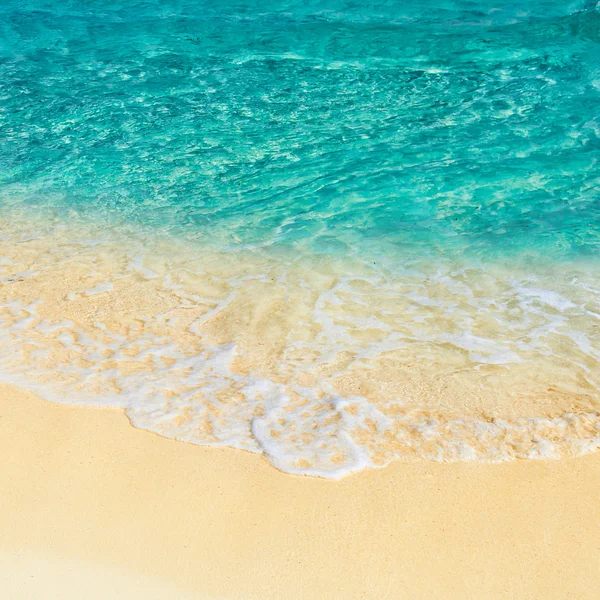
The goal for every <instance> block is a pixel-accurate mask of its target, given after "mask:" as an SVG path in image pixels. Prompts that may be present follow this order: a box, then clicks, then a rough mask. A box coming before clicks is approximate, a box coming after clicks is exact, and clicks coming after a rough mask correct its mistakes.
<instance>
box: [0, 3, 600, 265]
mask: <svg viewBox="0 0 600 600" xmlns="http://www.w3.org/2000/svg"><path fill="white" fill-rule="evenodd" d="M0 98H1V104H0V111H1V112H0V140H1V141H0V143H1V146H0V161H1V162H0V189H1V193H2V196H3V198H6V197H10V201H12V202H23V203H28V204H29V205H31V206H32V209H35V210H38V209H39V208H41V207H42V206H45V207H48V208H50V209H51V210H53V211H58V210H66V209H68V210H71V209H75V210H77V211H81V212H101V213H107V214H108V215H110V216H111V217H114V218H116V219H126V220H130V221H136V222H139V223H140V224H141V225H144V226H152V227H158V228H161V229H163V230H164V229H168V230H169V231H172V232H173V233H175V234H179V233H185V234H188V235H192V236H195V235H202V236H207V237H214V238H215V242H214V243H216V244H224V245H229V244H230V243H231V242H232V237H233V236H235V238H234V239H235V240H236V242H235V243H238V244H244V245H249V246H253V245H272V246H274V247H276V246H279V245H292V246H298V247H300V248H302V250H303V251H306V252H319V253H321V252H325V253H328V252H348V251H351V252H357V253H361V252H362V247H363V246H364V248H365V251H366V249H367V248H369V249H371V250H376V249H377V247H381V246H382V245H387V244H389V245H390V246H391V247H390V249H389V250H388V251H389V252H397V253H398V256H399V257H401V255H402V252H403V251H405V250H406V249H407V248H409V249H413V248H414V245H415V244H418V245H419V251H422V250H424V249H427V251H429V250H431V249H432V248H435V249H436V250H437V251H439V252H454V253H456V252H459V253H462V252H466V253H473V254H478V255H484V256H487V255H494V256H497V255H503V254H509V253H512V252H519V251H532V252H534V253H543V254H544V255H548V254H549V255H552V256H553V257H556V258H557V259H561V258H571V257H573V256H580V255H593V254H594V253H595V252H596V250H597V248H598V244H599V240H600V238H599V232H600V227H599V225H600V202H599V187H598V186H599V173H600V168H599V166H598V157H599V155H600V133H599V131H600V130H599V123H598V118H597V115H598V114H599V113H600V12H599V11H598V10H597V9H596V7H595V2H590V1H589V0H581V1H573V2H567V3H565V2H556V1H541V0H534V1H527V2H519V3H495V2H490V1H489V0H484V1H479V2H467V1H455V2H442V1H439V0H435V1H434V0H427V1H424V2H415V3H410V2H409V3H406V2H379V3H358V2H356V3H355V2H343V1H332V0H324V1H323V0H322V1H318V2H289V1H287V2H231V3H229V2H206V1H174V0H168V1H161V2H153V1H145V2H112V1H108V2H107V1H102V2H99V1H98V2H96V1H83V0H82V1H79V2H77V1H70V2H53V1H43V0H33V1H32V0H29V1H22V0H19V1H18V2H17V1H16V0H8V1H5V2H3V3H2V7H1V8H0ZM5 202H8V200H5ZM237 240H239V242H237Z"/></svg>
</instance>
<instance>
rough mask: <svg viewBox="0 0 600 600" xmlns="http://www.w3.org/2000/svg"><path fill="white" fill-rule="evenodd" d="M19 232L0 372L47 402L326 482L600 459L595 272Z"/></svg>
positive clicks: (9, 243) (7, 289)
mask: <svg viewBox="0 0 600 600" xmlns="http://www.w3.org/2000/svg"><path fill="white" fill-rule="evenodd" d="M13 229H15V228H14V225H13ZM16 229H17V230H16V231H14V233H13V237H12V238H11V237H10V236H9V235H8V234H5V235H4V236H3V239H4V241H3V242H2V244H1V248H0V250H1V252H0V255H2V256H3V260H2V261H0V282H1V283H2V285H1V286H0V296H1V305H0V343H1V347H2V352H1V353H0V371H1V373H2V378H3V380H4V381H7V382H11V383H15V384H17V385H20V386H23V387H27V388H30V389H33V390H35V391H36V392H38V393H39V394H41V395H43V396H45V397H47V398H49V399H52V400H55V401H60V402H69V403H83V404H93V405H106V406H117V407H122V408H124V409H126V412H127V414H128V416H129V418H130V420H131V422H132V423H133V424H134V425H135V426H138V427H142V428H145V429H149V430H152V431H155V432H157V433H160V434H161V435H165V436H168V437H172V438H176V439H180V440H185V441H189V442H193V443H197V444H207V445H224V446H231V447H235V448H242V449H245V450H248V451H252V452H260V453H262V454H264V456H265V457H266V458H267V459H268V460H269V461H270V462H271V463H272V464H273V465H274V466H276V467H277V468H279V469H281V470H283V471H286V472H289V473H296V474H306V475H315V476H321V477H328V478H336V477H341V476H343V475H346V474H349V473H352V472H355V471H357V470H361V469H364V468H365V467H380V466H383V465H385V464H387V463H388V462H389V461H390V460H394V459H406V460H419V459H429V460H442V461H448V460H486V461H499V460H509V459H512V458H517V457H518V458H553V457H559V456H563V455H570V454H580V453H582V452H588V451H592V450H595V449H596V448H597V447H598V445H599V444H600V418H599V415H598V412H597V406H598V404H597V403H598V399H599V397H600V396H599V393H598V383H599V382H600V370H599V368H598V358H599V357H600V337H599V335H600V334H599V332H598V324H597V320H598V316H599V315H600V296H599V294H598V289H599V288H600V285H599V282H600V277H599V276H598V274H597V273H595V272H594V271H593V270H592V269H590V268H589V267H588V266H580V265H569V266H564V267H560V269H559V271H557V270H556V269H557V268H558V267H556V266H552V265H550V266H546V267H540V268H539V269H537V271H536V273H535V274H532V273H531V272H530V271H528V270H527V269H524V268H523V269H520V268H518V267H515V268H513V269H511V270H510V272H508V271H507V270H506V269H503V268H501V267H497V266H493V265H487V266H485V267H484V266H481V265H478V264H476V263H475V262H473V263H472V264H469V265H460V264H456V263H450V262H446V263H444V262H442V261H439V262H438V263H437V264H436V265H435V266H433V265H432V264H431V263H427V264H424V265H423V268H422V269H421V270H420V269H419V268H418V265H411V267H410V269H404V270H403V269H402V268H401V267H398V268H397V269H396V271H394V270H393V269H392V268H391V267H389V266H386V268H385V270H384V269H383V268H379V267H377V268H376V267H373V266H371V265H367V264H359V263H356V262H352V261H337V262H336V260H335V259H333V258H332V259H330V260H328V261H326V262H324V261H323V260H322V259H321V260H320V261H319V262H318V263H315V262H311V261H310V260H307V259H306V258H305V257H302V256H298V257H295V258H293V259H289V258H288V259H285V260H284V259H282V258H281V257H276V256H269V255H267V254H256V253H255V254H250V253H245V254H243V255H239V254H233V253H230V254H212V253H211V252H210V251H209V250H208V249H203V248H201V247H200V246H194V247H193V248H189V247H180V246H177V244H174V243H173V242H171V241H169V242H168V244H165V245H161V242H160V240H154V241H153V244H152V245H151V244H149V243H148V242H144V243H145V246H144V245H142V243H141V241H140V240H139V239H135V238H134V239H131V240H129V241H128V242H127V243H124V242H123V239H126V236H120V237H119V243H116V242H114V241H112V240H111V239H106V240H100V239H98V237H97V236H94V235H93V234H91V233H89V232H83V233H82V234H80V235H79V236H78V238H75V237H74V236H73V233H72V231H71V230H68V229H67V228H62V229H61V228H59V229H58V230H52V231H49V232H47V233H45V234H43V235H42V234H39V233H37V234H35V235H34V234H33V233H31V232H29V233H27V232H26V231H19V230H18V228H16ZM17 237H18V239H19V245H18V247H17V245H16V244H15V243H14V240H15V239H16V238H17ZM90 240H93V242H90Z"/></svg>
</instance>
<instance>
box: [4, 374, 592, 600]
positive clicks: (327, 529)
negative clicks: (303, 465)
mask: <svg viewBox="0 0 600 600" xmlns="http://www.w3.org/2000/svg"><path fill="white" fill-rule="evenodd" d="M0 448H1V453H2V457H3V460H2V462H1V463H0V586H1V587H2V589H4V590H8V592H9V593H8V596H7V597H10V598H11V600H12V599H16V598H18V599H20V598H59V597H60V598H62V599H70V598H78V599H82V598H85V599H87V598H89V599H94V600H95V599H96V598H111V599H112V598H127V599H136V598H140V599H141V598H145V599H152V600H154V599H159V598H182V599H185V600H187V599H188V598H198V599H213V598H214V599H217V598H218V599H223V598H226V599H232V600H246V599H257V600H258V599H261V600H268V599H271V598H273V599H275V598H276V599H278V600H282V599H283V600H285V599H290V600H299V599H305V598H306V599H313V598H314V599H322V598H331V599H338V598H340V599H344V600H345V599H355V598H356V599H359V598H360V599H371V598H372V599H373V600H383V599H387V598H389V599H392V598H393V599H397V598H411V599H412V598H460V599H465V598H473V599H478V600H479V599H481V598H517V599H524V598H544V599H549V598H565V599H566V598H578V599H582V598H597V596H598V588H599V586H600V512H599V511H598V506H599V500H600V454H590V455H587V456H583V457H580V458H565V459H562V460H537V461H514V462H510V463H502V464H482V463H453V464H438V463H431V462H416V463H401V462H395V463H392V464H391V465H390V466H388V467H386V468H384V469H378V470H369V471H364V472H361V473H358V474H355V475H351V476H349V477H347V478H345V479H342V480H340V481H325V480H320V479H315V478H306V477H298V476H291V475H286V474H283V473H281V472H279V471H277V470H275V469H274V468H273V467H272V466H270V465H269V464H268V463H267V462H266V461H265V460H264V459H263V458H262V457H260V456H258V455H253V454H250V453H246V452H241V451H236V450H232V449H228V448H224V449H217V448H204V447H198V446H194V445H191V444H185V443H181V442H176V441H173V440H168V439H164V438H161V437H159V436H157V435H155V434H152V433H149V432H147V431H142V430H139V429H135V428H133V427H131V425H130V424H129V422H128V420H127V418H126V417H125V416H124V414H122V412H121V411H117V410H108V409H97V408H89V407H72V406H66V405H57V404H51V403H48V402H46V401H43V400H41V399H39V398H37V397H35V396H34V395H32V394H30V393H26V392H22V391H20V390H17V389H15V388H12V387H8V386H1V387H0ZM82 590H83V591H82Z"/></svg>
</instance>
